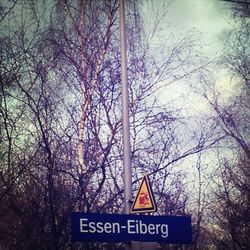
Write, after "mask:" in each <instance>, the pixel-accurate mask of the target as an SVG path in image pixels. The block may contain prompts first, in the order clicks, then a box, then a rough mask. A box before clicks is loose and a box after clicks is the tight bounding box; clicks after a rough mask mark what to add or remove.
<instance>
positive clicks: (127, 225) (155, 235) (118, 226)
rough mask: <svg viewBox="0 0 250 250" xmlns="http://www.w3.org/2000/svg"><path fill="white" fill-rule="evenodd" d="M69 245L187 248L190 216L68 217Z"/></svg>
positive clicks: (190, 229)
mask: <svg viewBox="0 0 250 250" xmlns="http://www.w3.org/2000/svg"><path fill="white" fill-rule="evenodd" d="M71 231H72V241H73V242H83V241H99V242H128V241H140V242H159V243H171V244H191V243H192V227H191V217H190V216H149V215H148V216H147V215H131V214H129V215H127V214H95V213H80V212H77V213H72V215H71Z"/></svg>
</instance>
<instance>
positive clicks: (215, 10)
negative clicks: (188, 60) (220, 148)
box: [144, 0, 235, 111]
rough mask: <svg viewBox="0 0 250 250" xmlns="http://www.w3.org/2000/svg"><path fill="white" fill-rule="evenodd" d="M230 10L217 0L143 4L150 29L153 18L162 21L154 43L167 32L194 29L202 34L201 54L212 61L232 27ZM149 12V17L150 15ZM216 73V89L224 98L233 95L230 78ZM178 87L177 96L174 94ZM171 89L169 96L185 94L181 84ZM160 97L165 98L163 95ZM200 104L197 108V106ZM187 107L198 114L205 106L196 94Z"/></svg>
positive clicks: (189, 99) (148, 2)
mask: <svg viewBox="0 0 250 250" xmlns="http://www.w3.org/2000/svg"><path fill="white" fill-rule="evenodd" d="M229 7H230V3H227V2H223V1H220V0H152V1H145V4H144V10H145V11H146V12H145V13H146V15H145V17H146V18H145V19H146V23H147V24H148V25H149V27H150V25H151V26H152V25H153V22H154V20H155V19H154V17H156V16H158V17H159V18H160V19H161V22H160V24H159V27H158V29H157V32H156V33H155V37H156V39H155V40H154V42H156V41H157V37H162V38H163V39H159V43H161V42H162V41H163V40H164V39H166V38H167V37H168V36H169V34H170V32H173V33H174V34H175V35H177V36H178V34H180V36H181V34H182V35H183V34H186V33H187V32H188V31H189V30H196V31H198V32H200V33H201V36H200V37H199V39H200V40H199V41H200V42H201V43H202V44H203V45H204V46H203V51H202V52H204V53H205V54H206V56H208V57H209V58H211V59H215V58H216V57H218V56H219V55H220V54H221V53H222V49H223V45H224V42H225V39H224V40H223V39H222V38H223V37H224V38H225V35H226V34H227V33H228V32H229V31H230V30H232V28H233V27H234V25H235V23H234V22H233V20H232V19H231V18H230V14H229V10H230V8H229ZM148 12H149V13H152V14H150V15H149V14H148ZM215 73H216V74H217V76H216V77H218V78H217V80H216V82H215V83H216V85H217V86H218V89H219V90H220V91H222V92H223V93H224V94H225V96H227V95H230V92H233V91H232V85H231V84H230V77H228V76H226V75H223V74H224V73H223V72H220V71H219V70H218V72H215ZM178 87H179V93H177V89H178ZM172 88H173V90H174V92H173V91H171V90H170V91H169V88H168V93H174V94H175V95H176V96H177V95H179V96H182V95H183V93H185V92H187V89H186V86H182V85H181V83H178V85H177V86H172ZM162 94H163V95H164V93H162ZM194 98H196V101H194ZM164 99H167V98H164ZM199 101H200V105H197V102H199ZM188 103H189V104H188ZM187 105H189V106H187V107H186V108H190V107H191V108H194V109H196V110H198V111H204V110H205V109H206V105H205V104H204V102H202V100H201V98H200V97H199V96H197V95H196V96H194V95H192V96H191V97H189V98H187Z"/></svg>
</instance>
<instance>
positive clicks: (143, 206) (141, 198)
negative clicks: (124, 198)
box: [130, 176, 157, 213]
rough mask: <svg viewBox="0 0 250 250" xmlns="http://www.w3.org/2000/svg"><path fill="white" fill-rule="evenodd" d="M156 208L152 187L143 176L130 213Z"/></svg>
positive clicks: (150, 210) (153, 210)
mask: <svg viewBox="0 0 250 250" xmlns="http://www.w3.org/2000/svg"><path fill="white" fill-rule="evenodd" d="M156 210H157V208H156V203H155V199H154V195H153V192H152V188H151V186H150V183H149V180H148V177H147V176H144V177H143V179H142V182H141V185H140V188H139V190H138V192H137V194H136V198H135V200H134V202H133V205H132V207H131V210H130V213H147V212H155V211H156Z"/></svg>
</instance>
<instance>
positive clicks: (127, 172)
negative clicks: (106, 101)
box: [120, 0, 132, 214]
mask: <svg viewBox="0 0 250 250" xmlns="http://www.w3.org/2000/svg"><path fill="white" fill-rule="evenodd" d="M124 13H125V4H124V0H120V46H121V47H120V49H121V73H122V74H121V80H122V126H123V168H124V199H125V213H126V214H129V212H130V201H131V200H132V174H131V146H130V133H129V95H128V83H127V61H126V30H125V14H124Z"/></svg>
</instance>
